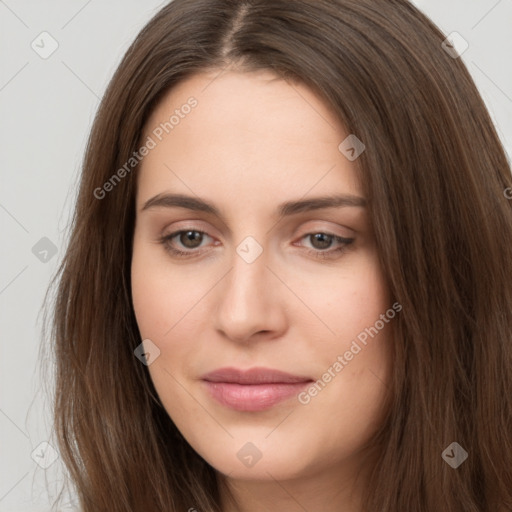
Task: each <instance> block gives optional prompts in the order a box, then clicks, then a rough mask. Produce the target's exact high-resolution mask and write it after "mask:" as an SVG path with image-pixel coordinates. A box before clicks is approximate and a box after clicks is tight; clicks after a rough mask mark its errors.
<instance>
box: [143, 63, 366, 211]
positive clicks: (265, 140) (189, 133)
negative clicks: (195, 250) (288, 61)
mask: <svg viewBox="0 0 512 512" xmlns="http://www.w3.org/2000/svg"><path fill="white" fill-rule="evenodd" d="M190 105H194V106H193V107H190ZM155 134H156V135H155ZM348 135H349V134H348V133H346V131H345V130H344V127H343V126H342V125H341V123H340V122H339V121H338V119H337V118H336V117H335V115H334V113H333V111H332V109H331V108H330V107H329V105H327V104H326V103H325V102H323V101H322V100H321V99H320V98H319V97H318V96H317V95H316V94H315V93H314V92H313V91H312V90H310V89H309V88H308V87H307V86H305V85H303V84H298V83H290V82H286V81H284V80H281V79H279V77H277V76H276V75H275V74H273V73H271V72H270V71H266V70H265V71H257V72H250V73H239V72H226V73H221V72H220V71H217V72H207V73H200V74H197V75H194V76H192V77H190V78H188V79H186V80H184V81H182V82H180V83H179V84H177V85H176V86H175V87H174V88H173V89H172V90H170V91H169V92H168V93H167V94H166V95H165V96H164V97H163V99H162V100H161V101H160V103H159V104H158V106H157V107H156V108H155V109H154V111H153V112H152V113H151V115H150V117H149V119H148V121H147V123H146V125H145V127H144V137H143V140H147V138H148V137H150V138H152V139H153V140H154V142H155V146H154V148H153V149H151V151H149V153H148V154H147V155H146V156H145V157H144V158H143V160H142V162H141V165H140V166H139V170H138V173H139V176H138V197H139V201H138V203H139V205H140V203H141V202H142V201H144V200H145V199H147V198H148V197H149V196H150V195H151V194H153V195H154V194H157V193H161V192H164V191H175V192H182V193H188V194H190V193H191V192H192V193H194V194H196V195H200V196H203V197H205V196H211V194H217V195H218V196H219V200H221V201H222V200H223V198H228V197H231V198H232V197H233V195H235V196H236V197H241V198H242V200H243V201H245V202H251V201H259V202H262V201H265V200H269V201H270V200H272V201H275V200H276V196H279V198H280V202H281V201H282V200H283V199H286V198H283V194H286V195H289V196H290V197H294V198H296V197H300V196H303V195H304V194H307V193H308V190H311V191H312V192H315V193H334V192H337V191H339V192H343V193H351V194H354V195H360V194H361V191H360V188H359V183H358V180H357V176H356V167H355V164H354V163H353V162H350V161H349V160H348V159H347V158H346V157H345V156H344V155H343V154H342V153H341V152H340V150H339V149H338V146H339V144H340V143H341V142H342V141H343V140H344V139H345V138H346V137H347V136H348ZM160 139H161V140H160ZM313 189H314V190H313ZM221 196H222V197H221Z"/></svg>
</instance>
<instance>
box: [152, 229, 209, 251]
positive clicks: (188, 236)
mask: <svg viewBox="0 0 512 512" xmlns="http://www.w3.org/2000/svg"><path fill="white" fill-rule="evenodd" d="M204 236H207V237H208V235H207V234H206V233H205V232H204V231H200V230H197V229H182V230H180V231H175V232H174V233H171V234H170V235H164V236H163V237H161V239H160V240H159V241H160V243H161V244H162V245H163V246H164V248H165V250H166V251H167V252H169V253H170V254H172V255H174V256H178V257H187V256H193V255H194V254H196V253H198V252H199V251H196V250H195V249H198V248H199V247H200V246H201V242H202V241H203V239H204ZM209 238H210V237H209ZM173 239H176V241H177V242H178V243H180V244H181V246H182V247H185V249H188V250H185V251H184V250H181V249H179V248H176V247H175V246H174V243H173Z"/></svg>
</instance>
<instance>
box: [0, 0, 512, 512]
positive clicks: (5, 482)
mask: <svg viewBox="0 0 512 512" xmlns="http://www.w3.org/2000/svg"><path fill="white" fill-rule="evenodd" d="M376 1H377V0H376ZM379 1H381V0H379ZM164 3H166V2H161V1H156V0H154V1H146V2H142V1H135V0H124V1H121V0H109V1H106V0H103V1H100V0H89V1H87V0H72V1H70V0H67V1H64V0H60V1H41V0H37V1H36V0H32V1H21V0H5V1H2V0H0V119H1V124H0V130H1V132H0V140H1V142H2V146H1V147H2V151H1V152H0V173H1V174H0V177H1V187H0V225H1V229H2V245H1V256H0V257H1V264H0V269H1V272H0V315H1V317H0V322H1V328H2V343H1V357H0V443H1V444H0V454H1V458H0V512H25V511H30V512H36V511H48V510H50V505H49V498H48V496H49V495H50V496H52V495H54V494H55V492H56V490H58V483H59V482H60V481H61V480H62V478H63V476H62V474H61V471H62V468H61V464H60V460H59V459H57V461H56V462H55V463H54V464H52V465H50V466H49V467H48V468H47V469H44V468H43V467H41V466H40V465H39V464H43V466H44V465H45V464H47V463H49V462H51V455H52V451H51V448H47V447H45V446H46V445H41V444H40V443H43V442H46V441H48V440H50V431H51V422H50V419H49V418H50V417H49V414H48V413H49V409H50V403H49V401H48V398H45V393H44V388H42V387H41V380H42V378H41V375H40V373H39V370H38V369H39V365H38V357H39V347H40V344H41V335H40V332H41V321H42V316H41V306H42V301H43V298H44V293H45V291H46V288H47V285H48V283H49V280H50V278H51V277H52V276H53V274H54V272H55V270H56V268H57V266H58V263H59V262H60V259H61V257H62V255H63V248H64V247H65V241H66V236H67V233H68V232H67V229H68V226H69V221H70V213H71V207H72V205H73V202H74V199H75V196H76V190H77V186H76V185H77V180H78V175H79V170H80V163H81V159H82V156H83V152H84V149H85V144H86V140H87V135H88V132H89V130H90V128H91V123H92V120H93V116H94V113H95V111H96V109H97V107H98V104H99V98H100V97H101V95H102V94H103V92H104V90H105V87H106V85H107V83H108V80H109V78H110V77H111V75H112V73H113V71H114V70H115V68H116V66H117V64H118V63H119V61H120V59H121V57H122V55H123V54H124V52H125V51H126V49H127V48H128V45H129V44H130V42H131V41H132V40H133V38H134V37H135V35H136V34H137V32H138V31H139V30H140V29H141V28H142V26H143V25H144V24H145V23H146V21H148V20H149V18H150V17H151V16H152V15H153V14H154V13H155V12H156V11H157V10H158V8H159V7H160V6H162V5H163V4H164ZM415 3H416V4H417V5H418V6H419V7H420V8H421V9H422V10H423V11H424V12H425V13H426V14H427V15H428V16H429V17H430V18H431V19H432V20H433V21H434V22H435V23H436V24H437V25H438V26H439V27H440V28H441V29H442V30H443V31H444V32H445V33H446V34H450V33H451V32H453V31H456V32H458V33H460V34H461V35H462V37H463V38H464V39H466V40H467V42H468V43H469V48H468V50H467V51H466V52H465V53H464V54H463V55H462V59H463V60H464V62H465V63H466V65H467V66H468V68H469V71H470V73H471V74H472V76H473V77H474V80H475V82H476V84H477V86H478V88H479V90H480V91H481V94H482V96H483V98H484V100H485V102H486V104H487V106H488V108H489V111H490V113H491V116H492V117H493V119H494V122H495V124H496V126H497V128H498V133H499V134H500V137H501V139H502V141H503V143H504V145H505V147H506V149H507V152H508V154H509V155H511V156H512V66H511V65H510V55H512V29H511V27H512V0H500V1H497V0H475V1H463V0H455V1H454V0H450V1H447V0H418V1H416V2H415ZM44 31H46V32H48V33H49V34H51V37H52V38H53V39H54V40H55V41H56V42H57V43H58V48H57V50H56V51H55V52H54V53H53V54H52V55H50V56H49V57H48V58H42V57H41V56H40V55H39V54H38V53H36V51H35V50H34V49H33V48H32V46H31V44H32V42H33V41H35V42H34V45H36V46H37V45H39V48H40V49H39V50H38V51H40V52H43V51H45V50H48V49H49V48H51V46H50V44H51V41H50V39H44V40H43V42H41V37H43V38H44V37H48V36H40V34H41V33H42V32H44ZM44 237H46V238H47V239H49V240H50V241H51V242H48V241H47V240H43V241H41V239H42V238H44ZM36 244H37V245H36ZM52 245H53V246H55V254H52ZM34 246H35V247H36V248H35V249H34V250H33V248H34ZM45 250H46V251H47V252H46V253H45V252H44V251H45ZM34 450H35V451H34ZM36 461H37V462H39V464H38V463H37V462H36ZM61 510H71V508H64V509H61Z"/></svg>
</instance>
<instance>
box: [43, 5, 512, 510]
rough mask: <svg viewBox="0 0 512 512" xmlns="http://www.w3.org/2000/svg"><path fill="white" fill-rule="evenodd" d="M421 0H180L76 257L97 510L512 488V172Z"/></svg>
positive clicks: (384, 500)
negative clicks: (414, 0)
mask: <svg viewBox="0 0 512 512" xmlns="http://www.w3.org/2000/svg"><path fill="white" fill-rule="evenodd" d="M445 39H446V36H444V35H443V34H442V33H441V32H440V31H439V29H438V28H437V27H436V26H435V25H433V24H432V22H430V21H429V20H428V19H427V18H426V17H425V16H424V15H423V14H422V13H421V12H419V11H418V10H417V9H416V8H415V7H414V6H412V5H411V4H410V3H408V2H407V1H405V0H388V1H386V2H378V3H377V2H373V1H371V0H363V1H361V0H358V1H355V0H297V1H293V2H291V1H288V0H277V1H273V2H267V1H265V0H241V1H240V0H237V1H235V0H175V1H173V2H172V3H170V4H169V5H167V6H165V7H164V8H163V9H162V10H161V11H160V12H159V13H158V14H157V15H156V16H155V17H154V18H153V19H152V20H151V21H150V22H149V23H148V24H147V26H146V27H145V28H144V29H143V30H142V31H141V33H140V34H139V35H138V37H137V39H136V40H135V42H134V43H133V44H132V46H131V47H130V49H129V50H128V52H127V54H126V56H125V57H124V59H123V61H122V62H121V64H120V66H119V68H118V70H117V72H116V73H115V75H114V77H113V79H112V81H111V83H110V85H109V87H108V90H107V92H106V94H105V96H104V98H103V101H102V104H101V106H100V108H99V111H98V114H97V117H96V119H95V123H94V126H93V130H92V133H91V138H90V142H89V145H88V148H87V154H86V157H85V162H84V169H83V173H82V178H81V184H80V193H79V197H78V201H77V205H76V211H75V216H74V223H73V231H72V234H71V239H70V242H69V248H68V251H67V253H66V256H65V258H64V261H63V263H62V266H61V268H60V272H59V278H60V279H59V288H58V296H57V302H56V305H55V319H54V324H53V327H54V340H55V351H56V360H57V387H56V404H55V423H56V433H57V438H58V442H59V446H60V449H61V455H62V457H63V459H64V461H65V462H66V465H67V467H68V469H69V471H70V475H71V478H72V481H73V483H74V485H75V486H76V490H77V493H78V497H79V499H80V503H81V507H82V510H84V511H87V512H89V511H91V512H92V511H95V512H97V511H103V510H105V511H106V510H108V511H139V510H141V511H142V510H162V511H163V510H165V511H178V510H194V509H195V510H216V511H223V512H231V511H234V510H243V511H246V510H251V511H253V510H277V509H279V510H283V509H284V510H311V511H313V510H322V511H324V512H325V511H327V512H328V511H331V510H345V511H354V512H355V511H357V512H362V511H366V512H373V511H377V510H378V511H380V512H392V511H393V512H394V511H397V510H414V511H434V510H449V511H453V512H455V511H457V512H458V511H461V512H462V511H465V512H467V511H475V512H476V511H491V510H492V511H504V510H510V509H511V508H512V491H511V489H512V469H511V467H512V465H511V464H510V461H511V459H512V443H511V438H510V434H511V425H512V398H511V396H512V395H511V393H510V391H511V389H512V344H511V335H510V332H511V327H512V287H511V286H510V283H511V282H512V247H511V244H510V240H511V238H512V209H511V202H510V199H509V198H510V196H511V194H510V193H507V191H510V190H512V188H510V187H511V186H512V179H511V175H510V169H509V167H508V163H507V160H506V157H505V153H504V151H503V148H502V146H501V144H500V141H499V139H498V136H497V134H496V131H495V129H494V126H493V124H492V122H491V119H490V117H489V115H488V113H487V111H486V109H485V106H484V103H483V101H482V99H481V97H480V96H479V94H478V92H477V89H476V87H475V85H474V83H473V81H472V80H471V78H470V75H469V73H468V72H467V69H466V68H465V66H464V64H463V63H462V62H461V60H460V58H458V55H457V54H456V52H455V53H454V51H453V48H450V51H447V45H446V43H444V44H443V41H444V40H445Z"/></svg>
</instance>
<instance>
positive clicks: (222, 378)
mask: <svg viewBox="0 0 512 512" xmlns="http://www.w3.org/2000/svg"><path fill="white" fill-rule="evenodd" d="M201 379H202V381H203V382H204V384H205V386H206V389H207V391H208V392H209V394H210V395H211V396H212V397H213V398H214V399H215V400H217V402H219V403H220V404H222V405H224V406H226V407H229V408H231V409H235V410H238V411H263V410H265V409H269V408H271V407H273V406H274V405H277V404H278V403H280V402H282V401H284V400H287V399H289V398H291V397H292V396H296V395H297V394H298V393H300V391H301V390H302V389H303V388H305V387H306V386H307V385H308V384H310V383H311V382H313V380H312V379H311V378H310V377H304V376H299V375H292V374H290V373H286V372H282V371H280V370H274V369H270V368H260V367H257V368H251V369H249V370H242V369H238V368H220V369H218V370H215V371H213V372H210V373H207V374H206V375H203V377H201Z"/></svg>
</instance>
